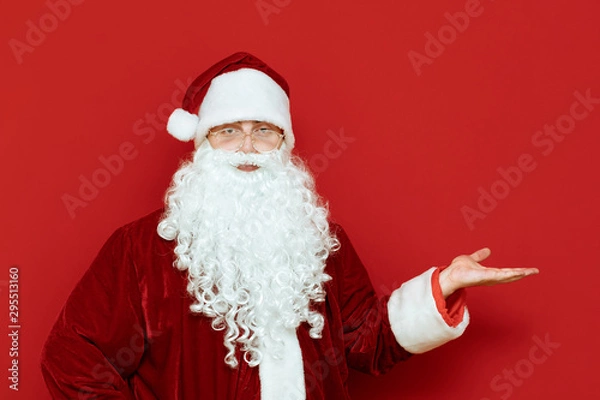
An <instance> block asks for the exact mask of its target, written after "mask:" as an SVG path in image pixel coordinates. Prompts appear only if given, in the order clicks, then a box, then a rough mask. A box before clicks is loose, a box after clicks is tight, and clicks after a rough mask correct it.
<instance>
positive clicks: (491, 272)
mask: <svg viewBox="0 0 600 400" xmlns="http://www.w3.org/2000/svg"><path fill="white" fill-rule="evenodd" d="M490 254H491V250H490V249H489V248H487V247H484V248H483V249H479V250H477V251H476V252H474V253H473V254H471V255H469V256H467V255H461V256H458V257H456V258H455V259H454V260H452V263H451V264H450V265H449V266H448V268H446V269H444V270H443V271H442V272H441V273H440V286H441V288H442V293H443V295H444V297H448V296H450V295H451V294H452V293H454V292H455V291H456V290H458V289H461V288H466V287H471V286H493V285H498V284H501V283H509V282H514V281H518V280H519V279H522V278H524V277H526V276H529V275H533V274H537V273H539V270H538V269H537V268H488V267H485V266H483V265H481V264H479V263H480V262H481V261H483V260H485V259H486V258H488V257H489V256H490Z"/></svg>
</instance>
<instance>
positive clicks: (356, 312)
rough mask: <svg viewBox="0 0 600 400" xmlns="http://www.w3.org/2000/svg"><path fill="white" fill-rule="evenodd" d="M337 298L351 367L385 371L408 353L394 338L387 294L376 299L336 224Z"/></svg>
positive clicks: (342, 232)
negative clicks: (337, 243) (337, 246)
mask: <svg viewBox="0 0 600 400" xmlns="http://www.w3.org/2000/svg"><path fill="white" fill-rule="evenodd" d="M335 229H336V235H337V238H338V240H339V241H340V249H339V251H338V253H337V255H336V261H337V262H336V265H337V268H336V278H334V279H336V280H337V297H338V299H339V300H338V301H339V304H340V310H341V314H342V325H343V337H344V345H345V351H346V359H347V362H348V365H349V366H350V367H351V368H354V369H357V370H360V371H362V372H365V373H369V374H372V375H379V374H381V373H385V372H387V371H388V370H389V369H391V368H392V366H394V365H395V364H396V363H397V362H398V361H401V360H404V359H406V358H408V357H409V356H410V353H409V352H407V351H406V350H404V349H403V348H402V347H401V346H400V345H399V344H398V343H397V341H396V339H395V337H394V334H393V332H392V329H391V326H390V323H389V318H388V312H387V307H386V304H387V301H388V297H383V298H381V299H380V298H378V296H377V295H376V293H375V290H374V289H373V286H372V283H371V280H370V278H369V275H368V273H367V271H366V269H365V267H364V266H363V264H362V262H361V261H360V259H359V257H358V255H357V254H356V252H355V250H354V248H353V247H352V244H351V243H350V240H349V239H348V236H347V235H346V233H345V232H344V230H343V229H342V228H341V227H339V226H336V227H335Z"/></svg>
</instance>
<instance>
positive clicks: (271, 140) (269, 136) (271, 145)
mask: <svg viewBox="0 0 600 400" xmlns="http://www.w3.org/2000/svg"><path fill="white" fill-rule="evenodd" d="M252 136H253V138H254V148H255V149H256V150H257V151H260V152H264V151H271V150H273V149H275V147H277V144H279V140H280V137H281V136H280V134H279V133H278V132H275V131H272V130H264V129H259V130H256V131H254V132H253V135H252Z"/></svg>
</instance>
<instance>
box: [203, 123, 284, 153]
mask: <svg viewBox="0 0 600 400" xmlns="http://www.w3.org/2000/svg"><path fill="white" fill-rule="evenodd" d="M225 129H228V128H222V129H219V130H218V131H212V130H209V131H208V134H209V135H211V136H212V137H214V138H216V137H217V134H218V133H219V132H221V131H222V130H225ZM271 130H272V129H271ZM240 131H241V132H242V133H243V134H244V137H243V138H242V140H241V141H240V145H239V146H238V147H237V148H236V149H235V150H226V149H223V148H221V147H219V149H221V150H223V151H228V152H231V153H235V152H236V151H239V150H240V149H241V148H242V147H244V143H246V136H250V144H251V145H252V148H253V149H254V150H256V151H257V152H259V153H260V154H267V153H270V152H272V151H275V150H276V149H277V147H279V145H280V144H281V141H282V140H283V139H284V138H285V132H281V133H278V132H276V131H273V130H272V131H273V132H275V133H276V134H277V136H279V139H277V143H276V144H275V146H274V147H273V148H272V149H271V150H266V151H261V150H258V149H257V148H256V146H255V145H254V140H255V138H254V130H253V131H252V132H250V133H247V132H244V131H243V130H241V129H240Z"/></svg>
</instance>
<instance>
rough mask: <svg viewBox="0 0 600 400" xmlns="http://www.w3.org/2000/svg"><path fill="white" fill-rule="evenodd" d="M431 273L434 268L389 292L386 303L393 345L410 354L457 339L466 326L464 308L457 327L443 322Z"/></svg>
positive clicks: (467, 316)
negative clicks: (434, 293) (393, 340)
mask: <svg viewBox="0 0 600 400" xmlns="http://www.w3.org/2000/svg"><path fill="white" fill-rule="evenodd" d="M433 271H435V267H434V268H430V269H429V270H427V271H425V272H424V273H422V274H421V275H419V276H417V277H415V278H413V279H411V280H409V281H406V282H404V284H402V286H400V287H399V288H398V289H396V290H394V291H393V292H392V295H391V296H390V300H389V302H388V315H389V319H390V325H391V327H392V331H393V332H394V336H395V337H396V341H397V342H398V344H400V346H402V347H403V348H404V349H405V350H407V351H409V352H411V353H413V354H418V353H424V352H426V351H429V350H431V349H434V348H436V347H438V346H441V345H442V344H444V343H446V342H449V341H450V340H453V339H456V338H457V337H459V336H460V335H462V334H463V332H464V331H465V329H466V328H467V325H468V324H469V312H468V310H467V308H466V307H465V310H464V314H463V320H462V321H461V322H460V323H459V324H458V325H457V326H456V327H452V326H449V325H448V324H447V323H446V321H444V318H443V317H442V316H441V315H440V312H439V311H438V309H437V306H436V304H435V298H434V297H433V288H432V286H431V276H432V274H433Z"/></svg>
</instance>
